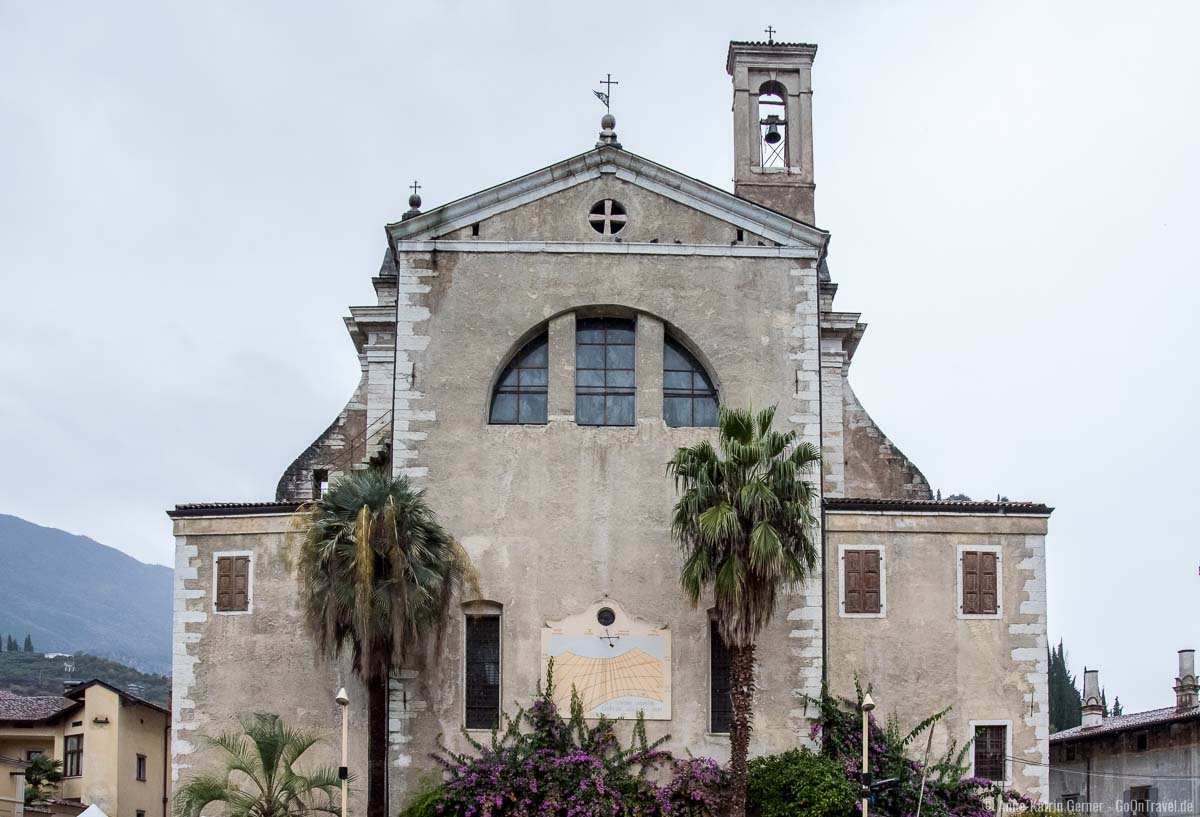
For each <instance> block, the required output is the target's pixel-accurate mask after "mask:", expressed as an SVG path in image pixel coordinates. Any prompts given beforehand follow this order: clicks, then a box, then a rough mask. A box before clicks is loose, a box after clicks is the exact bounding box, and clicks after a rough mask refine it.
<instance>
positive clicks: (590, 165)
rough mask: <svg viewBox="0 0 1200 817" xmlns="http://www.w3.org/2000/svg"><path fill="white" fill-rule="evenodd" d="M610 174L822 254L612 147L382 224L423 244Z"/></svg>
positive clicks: (795, 231)
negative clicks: (497, 214) (409, 216)
mask: <svg viewBox="0 0 1200 817" xmlns="http://www.w3.org/2000/svg"><path fill="white" fill-rule="evenodd" d="M608 173H611V174H615V176H616V177H617V178H619V179H622V180H623V181H627V182H629V183H631V184H635V185H638V186H640V187H644V188H646V189H648V190H651V191H653V192H655V193H658V194H660V195H662V196H664V197H666V198H669V199H672V200H674V201H677V202H679V203H681V204H684V205H686V206H689V207H692V208H694V209H697V210H700V211H702V212H706V213H708V214H709V215H711V216H714V217H716V218H720V219H723V220H725V221H728V222H729V223H731V224H736V225H738V226H739V227H743V228H745V229H747V230H749V231H750V232H752V233H754V234H755V235H761V236H763V237H764V238H767V239H770V240H772V241H775V242H777V244H778V245H779V246H791V247H807V248H811V249H812V250H813V251H814V252H817V253H823V252H824V250H825V247H826V245H827V244H828V241H829V233H827V232H825V231H824V230H822V229H820V228H818V227H814V226H813V225H811V224H806V223H804V222H803V221H800V220H799V219H796V218H794V217H792V216H789V215H787V214H785V213H779V212H776V211H774V210H771V209H769V208H767V207H763V206H762V205H760V204H756V203H754V202H752V201H750V200H748V199H743V198H740V197H738V196H735V195H734V194H733V193H730V192H729V191H728V190H722V189H721V188H719V187H716V186H715V185H712V184H709V183H708V182H705V181H701V180H700V179H696V178H693V177H691V176H688V175H686V174H684V173H680V172H679V171H678V170H673V169H671V168H669V167H666V166H665V165H660V164H658V163H657V162H653V161H651V160H649V159H646V158H644V157H642V156H638V155H637V154H636V153H631V152H629V151H627V150H625V149H624V148H618V147H615V146H613V145H602V146H600V147H597V148H594V149H593V150H589V151H587V152H586V153H581V154H579V155H577V156H572V157H570V158H568V159H564V160H562V161H560V162H556V163H555V164H552V165H549V166H547V167H544V168H542V169H540V170H535V171H534V172H532V173H527V174H525V175H524V176H519V177H517V178H515V179H510V180H509V181H506V182H502V183H501V184H498V185H495V186H493V187H489V188H487V189H485V190H481V191H479V192H478V193H472V194H471V195H469V196H464V197H463V198H460V199H456V200H455V201H451V202H448V203H446V204H443V205H441V206H439V207H435V208H433V209H431V210H426V211H425V212H423V213H421V214H420V215H415V216H413V217H412V218H409V219H407V220H404V221H398V222H395V223H393V224H389V225H387V233H388V237H389V240H390V241H391V242H392V243H393V245H394V244H395V242H401V241H429V240H436V238H437V237H438V236H440V235H445V234H446V233H448V232H452V231H454V230H457V229H460V228H462V227H465V226H468V225H470V224H472V223H474V222H476V221H479V220H481V219H483V218H488V217H489V216H492V215H495V214H496V213H500V212H504V211H506V210H511V209H514V208H516V207H520V206H522V205H525V204H528V203H529V202H531V201H536V200H537V199H539V198H543V197H545V196H549V195H552V194H553V193H556V192H559V191H560V190H565V189H568V188H570V187H573V186H575V185H577V184H582V183H584V182H586V181H590V180H592V179H596V178H599V177H600V176H601V175H602V174H608Z"/></svg>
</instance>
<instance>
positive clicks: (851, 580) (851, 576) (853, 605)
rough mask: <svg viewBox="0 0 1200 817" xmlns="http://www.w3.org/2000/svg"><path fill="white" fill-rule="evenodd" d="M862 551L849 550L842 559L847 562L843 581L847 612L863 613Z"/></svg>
mask: <svg viewBox="0 0 1200 817" xmlns="http://www.w3.org/2000/svg"><path fill="white" fill-rule="evenodd" d="M862 556H863V552H862V551H861V550H847V551H845V552H844V554H843V556H842V558H843V559H844V560H845V570H844V572H843V581H845V583H846V592H845V596H846V612H847V613H862V612H864V611H863V571H862Z"/></svg>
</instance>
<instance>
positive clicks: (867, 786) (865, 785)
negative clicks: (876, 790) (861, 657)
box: [861, 693, 875, 817]
mask: <svg viewBox="0 0 1200 817" xmlns="http://www.w3.org/2000/svg"><path fill="white" fill-rule="evenodd" d="M874 708H875V701H873V700H872V699H871V695H870V693H868V694H866V695H864V696H863V702H862V723H863V733H862V749H863V756H862V793H861V794H862V817H867V808H868V807H869V805H870V802H871V756H870V755H869V754H868V749H869V748H870V745H871V740H870V737H871V736H870V733H869V732H868V729H867V719H868V716H869V714H870V712H871V710H872V709H874Z"/></svg>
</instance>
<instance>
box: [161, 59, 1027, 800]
mask: <svg viewBox="0 0 1200 817" xmlns="http://www.w3.org/2000/svg"><path fill="white" fill-rule="evenodd" d="M815 54H816V47H815V46H812V45H803V44H784V43H741V42H735V43H731V44H730V47H729V51H728V60H727V65H726V67H727V70H728V71H729V73H730V75H731V76H732V78H733V86H732V94H733V118H734V151H733V158H734V177H735V182H734V192H733V193H730V192H728V191H725V190H722V189H720V188H718V187H715V186H712V185H710V184H707V183H705V182H702V181H698V180H696V179H693V178H690V177H688V176H686V175H684V174H682V173H679V172H678V171H675V170H672V169H670V168H668V167H665V166H663V165H660V164H656V163H654V162H652V161H650V160H648V159H644V158H642V157H641V156H638V155H636V154H634V153H631V152H629V151H627V150H625V149H624V148H623V147H622V146H621V144H620V143H619V142H618V140H617V134H616V132H615V120H614V119H613V118H612V117H611V116H607V115H606V116H605V117H604V119H603V120H602V127H603V130H602V131H601V133H600V141H599V142H598V143H597V145H596V147H595V148H594V149H592V150H588V151H587V152H585V153H582V154H580V155H578V156H574V157H572V158H569V159H566V160H564V161H560V162H557V163H555V164H552V165H550V166H548V167H546V168H543V169H542V170H538V171H535V172H533V173H531V174H529V175H526V176H523V177H521V178H518V179H515V180H513V181H509V182H505V183H503V184H500V185H497V186H495V187H491V188H488V189H487V190H484V191H483V192H481V193H477V194H474V195H471V196H467V197H466V198H463V199H459V200H457V201H454V202H451V203H449V204H445V205H443V206H441V207H437V208H434V209H431V210H428V211H426V212H422V211H421V210H420V206H421V199H420V197H419V196H417V195H415V194H414V195H413V196H412V198H411V199H410V210H409V211H408V212H407V213H405V214H404V218H403V220H401V221H399V222H397V223H395V224H391V225H388V227H387V236H388V247H387V250H386V251H385V253H384V258H383V265H382V267H381V268H380V270H379V272H378V274H377V275H376V276H375V277H374V278H372V283H373V285H374V288H375V291H376V293H377V302H376V303H375V304H372V305H369V306H356V307H351V308H350V316H349V317H348V318H346V325H347V328H348V330H349V333H350V337H351V340H352V341H353V343H354V346H355V349H356V351H357V353H358V360H359V364H360V367H361V370H362V379H361V382H360V384H359V386H358V388H357V390H356V391H355V393H354V395H353V397H352V398H351V400H350V402H349V403H348V404H347V405H346V407H345V409H344V410H343V411H342V412H341V414H340V415H339V416H338V417H337V418H336V419H335V420H334V421H333V423H332V424H331V425H330V426H329V427H328V429H327V430H326V431H325V432H324V433H323V434H321V435H320V436H319V437H318V438H317V439H316V441H314V442H313V443H312V444H311V445H310V446H309V447H308V448H307V449H305V450H304V451H303V453H301V455H300V456H299V457H298V458H297V459H296V461H295V462H294V463H292V465H291V466H290V467H289V468H288V469H287V470H286V472H285V473H284V475H283V477H282V479H281V480H280V483H279V486H278V490H277V493H276V497H275V501H273V502H262V503H249V504H244V503H215V504H198V505H180V506H178V507H177V508H176V509H175V510H174V511H172V512H171V513H170V516H171V517H172V518H173V519H174V523H175V536H176V570H175V650H174V654H175V664H174V672H173V681H174V685H175V686H174V689H175V699H174V700H175V711H174V730H175V733H174V735H175V737H174V743H173V763H174V772H173V773H174V775H175V776H176V779H178V780H185V779H186V778H188V777H190V776H192V775H195V774H197V773H199V772H200V771H201V770H205V769H211V768H212V767H211V765H210V764H211V761H210V760H209V759H207V758H206V757H205V756H204V755H203V754H201V753H199V752H198V751H197V742H196V738H195V736H196V735H197V734H198V733H199V734H213V733H215V732H219V731H221V730H223V729H225V728H227V727H229V726H230V725H231V724H232V723H233V719H234V718H235V717H236V716H238V715H242V714H245V713H248V712H254V711H260V710H263V709H268V710H271V711H275V712H279V713H280V714H282V715H283V716H285V717H286V718H287V719H288V721H289V722H290V723H292V724H294V725H296V726H300V727H305V728H315V729H320V730H325V731H327V732H329V733H334V730H335V728H336V725H337V723H338V718H339V717H340V716H339V713H338V708H337V706H336V705H335V704H334V701H333V694H334V691H335V690H336V689H337V688H338V686H339V685H341V684H342V683H345V684H346V685H347V686H348V687H349V688H350V693H351V697H352V699H353V703H352V712H351V716H352V727H353V736H352V741H351V747H350V751H351V757H350V763H351V765H352V767H354V768H356V769H359V770H361V769H363V768H364V765H363V761H364V758H365V709H366V708H365V705H364V703H365V696H364V693H363V691H362V690H361V688H357V687H356V686H355V683H354V682H353V679H352V678H351V674H350V673H349V670H348V668H347V666H346V665H345V664H342V665H340V666H326V665H320V664H316V663H315V662H314V660H313V653H312V648H311V646H310V644H309V642H308V641H307V639H306V637H305V635H304V631H303V627H302V626H301V622H300V620H299V618H298V616H297V606H296V600H297V590H296V584H295V581H294V578H293V575H292V573H291V572H290V571H289V569H288V567H287V561H286V558H285V555H286V549H287V546H288V540H289V536H291V535H292V534H294V532H295V527H294V523H295V516H294V514H295V512H296V510H297V508H298V506H299V505H300V504H301V503H303V502H305V501H307V500H310V499H311V498H313V497H314V496H317V495H319V494H320V492H321V491H322V490H323V489H324V487H325V486H326V485H328V484H329V481H330V480H331V479H335V478H336V477H337V475H338V473H342V472H346V471H349V470H352V469H359V468H368V467H387V463H389V462H391V463H393V466H392V467H393V468H394V471H395V473H397V474H403V475H407V476H408V477H410V478H411V479H413V480H414V481H415V483H416V484H417V485H418V486H420V487H421V488H424V489H425V490H426V491H427V496H428V500H429V502H430V503H431V504H432V506H433V508H434V509H435V510H436V512H437V513H438V515H439V517H440V519H441V520H442V521H443V522H444V524H445V525H446V526H447V527H448V528H449V530H450V531H451V532H452V533H453V534H454V535H455V536H456V537H458V538H459V539H460V540H461V541H462V543H463V544H464V546H465V547H466V548H467V550H468V551H469V552H470V554H471V556H472V558H473V559H474V561H475V564H476V566H477V568H478V570H479V574H480V586H481V591H482V595H481V597H480V598H471V599H463V600H462V606H461V608H459V610H458V612H457V614H456V615H455V617H454V619H453V621H452V624H451V630H450V632H449V635H448V638H447V640H446V642H445V649H444V650H443V652H442V654H441V655H439V656H438V657H437V658H438V660H436V661H432V660H427V661H425V662H424V663H423V664H422V662H421V661H420V660H418V659H417V658H414V660H413V662H412V666H411V667H410V668H408V669H405V670H404V671H403V672H401V673H399V674H398V676H397V678H396V679H395V680H394V682H393V685H392V696H391V736H392V747H393V755H392V758H391V760H392V766H393V771H394V773H393V776H392V781H393V788H392V791H393V795H394V797H395V799H396V801H397V802H399V801H402V800H403V799H404V798H405V797H406V794H407V793H408V792H410V791H412V790H414V789H415V788H416V787H419V786H421V785H422V784H423V781H425V780H427V779H428V778H429V777H430V776H431V775H432V774H434V771H435V766H434V765H433V763H432V761H431V760H430V758H429V755H430V753H431V752H433V751H435V750H436V748H437V739H438V736H439V735H444V736H445V739H446V740H447V741H448V742H449V743H450V744H451V745H452V746H455V747H458V748H462V747H464V746H465V745H466V744H465V741H464V740H463V738H462V736H461V735H460V730H461V729H463V728H464V727H466V728H468V729H478V730H481V732H482V730H486V729H488V728H490V726H492V725H494V724H495V723H497V721H498V719H499V718H500V712H501V710H504V711H508V712H512V711H513V710H514V707H515V705H516V702H517V701H527V700H528V699H529V696H530V695H531V694H532V693H533V690H534V688H535V685H536V683H537V681H538V680H539V678H540V677H541V676H542V674H543V672H544V668H545V664H546V661H547V659H548V657H550V656H554V657H556V667H557V668H558V670H557V672H558V681H559V683H560V689H562V690H564V692H565V691H566V690H569V684H568V683H567V682H568V681H574V682H576V684H577V685H578V686H580V687H581V688H583V689H585V691H586V695H585V704H586V706H587V707H588V711H589V712H590V713H592V714H596V713H600V712H605V713H608V714H612V715H628V716H631V715H633V714H634V713H635V712H637V711H638V710H642V711H644V712H645V713H646V717H647V720H648V730H649V732H650V733H651V737H652V738H653V737H657V736H659V735H664V734H670V735H671V741H670V742H669V744H668V746H669V747H670V748H672V749H674V750H677V751H680V752H682V751H683V750H685V749H686V750H688V751H691V752H693V753H695V754H698V755H711V756H714V757H718V758H725V757H727V755H728V751H729V750H728V743H729V742H728V735H727V732H728V715H729V699H728V663H727V654H726V652H725V650H724V649H723V646H722V645H721V643H720V641H719V639H718V638H716V637H714V632H715V631H714V628H712V627H711V625H710V617H709V613H708V611H707V610H706V605H704V604H702V605H701V606H700V607H699V608H698V609H697V608H693V607H692V605H691V604H690V603H689V602H688V600H687V599H686V598H685V597H684V594H683V593H682V592H681V591H680V590H679V560H678V555H677V548H676V545H675V544H674V543H673V542H672V540H671V537H670V531H669V527H670V513H671V509H672V506H673V504H674V502H675V500H676V498H677V495H676V491H675V486H674V485H673V484H672V482H671V480H670V479H668V478H667V476H666V474H665V463H666V462H667V461H668V459H670V457H671V456H672V455H673V454H674V452H675V451H676V449H677V448H678V447H680V446H683V445H689V444H693V443H696V442H698V441H700V440H711V439H714V438H715V436H716V435H715V431H714V429H713V428H712V427H711V426H712V425H713V424H714V422H715V420H716V409H717V406H718V404H724V405H730V406H754V407H759V408H761V407H764V406H770V405H777V406H778V412H777V415H776V423H777V425H778V426H779V427H780V428H784V429H791V430H794V431H796V432H797V433H798V434H799V435H800V437H801V439H803V440H806V441H808V442H810V443H812V444H814V445H816V446H819V447H820V449H821V451H822V452H823V463H822V468H821V471H820V473H817V474H814V475H812V479H813V480H814V481H815V483H816V484H817V486H818V488H819V489H820V492H821V503H822V511H823V512H822V513H821V515H820V522H821V531H820V535H821V550H822V564H821V566H820V568H819V570H818V573H817V575H815V576H814V577H813V578H812V580H811V581H809V582H808V583H807V584H806V585H804V586H802V587H796V588H793V589H792V590H791V591H790V592H788V593H786V594H785V595H784V596H783V598H782V601H781V604H780V608H779V611H778V615H777V616H776V617H775V620H774V622H773V623H772V624H771V625H770V628H769V629H768V630H767V631H766V632H764V633H763V635H762V638H761V640H760V642H759V650H758V659H759V664H758V687H757V693H756V696H757V697H756V711H755V728H754V733H753V745H752V749H753V751H754V752H756V753H762V752H771V751H777V750H781V749H785V748H789V747H793V746H796V745H797V744H799V743H804V742H807V741H809V740H810V737H809V733H810V726H811V720H810V719H811V716H812V715H813V714H814V712H813V709H812V708H811V707H809V706H807V705H806V696H815V695H818V694H819V693H820V691H821V684H822V680H823V679H826V680H828V682H829V684H830V687H831V689H832V690H833V691H834V692H836V693H840V694H843V695H851V696H852V695H853V694H854V683H855V679H856V678H858V679H860V680H861V681H862V683H863V684H864V685H865V684H871V685H873V687H874V696H875V698H876V700H877V701H878V702H879V707H880V709H879V712H880V714H881V715H882V716H886V715H887V714H888V713H889V712H895V713H896V714H898V715H899V717H900V718H901V719H903V720H904V721H905V722H907V723H909V724H912V723H913V722H915V721H916V720H919V719H920V718H923V717H925V716H927V715H930V714H932V713H934V712H936V711H938V710H941V709H943V708H945V707H947V706H953V709H952V711H951V713H950V715H949V716H948V717H947V718H946V719H945V720H944V721H943V722H941V723H939V724H938V727H937V731H936V740H935V744H934V747H935V750H937V749H939V748H944V747H946V746H947V745H949V743H950V742H951V741H954V742H956V743H957V744H958V745H960V746H961V745H963V744H964V743H965V742H966V741H968V740H970V739H972V738H974V737H975V736H976V735H979V737H980V739H979V740H978V741H977V743H976V749H975V753H974V756H973V762H974V770H975V773H976V774H978V775H990V776H992V777H993V778H994V779H999V780H1003V781H1006V782H1009V783H1011V785H1012V786H1013V787H1014V788H1017V789H1019V790H1021V791H1024V792H1027V793H1029V794H1032V795H1034V796H1038V797H1041V798H1043V799H1044V798H1045V797H1046V795H1047V789H1046V776H1047V768H1046V767H1047V764H1048V762H1049V750H1048V744H1047V737H1048V712H1047V680H1046V603H1045V602H1046V577H1045V534H1046V529H1047V523H1048V518H1049V515H1050V509H1049V508H1048V507H1046V506H1045V505H1041V504H1036V503H1026V502H971V501H941V500H935V499H933V498H932V496H931V492H930V489H929V485H928V483H927V482H926V480H925V477H924V476H922V474H921V472H920V471H919V470H918V469H917V467H916V466H915V465H914V464H913V463H912V462H910V461H909V460H908V459H907V458H906V457H905V456H904V454H902V453H901V452H900V450H899V449H898V448H897V447H896V446H895V445H894V444H893V443H892V442H891V441H890V440H889V439H888V438H887V437H886V436H885V435H884V434H883V432H882V431H881V430H880V429H879V427H878V426H877V425H876V424H875V422H874V421H873V420H872V419H871V417H870V416H869V415H868V414H867V412H866V410H865V409H864V408H863V406H862V405H861V404H860V403H859V401H858V399H857V398H856V396H855V394H854V391H853V389H851V387H850V383H849V381H848V379H847V376H848V370H849V367H850V363H851V360H852V359H853V356H854V354H855V351H856V350H857V348H858V345H859V343H860V341H861V340H862V337H863V333H864V331H865V329H866V326H865V324H863V323H862V322H861V321H860V320H859V317H860V316H859V315H858V313H853V312H842V311H838V310H836V309H835V308H834V296H835V294H836V292H837V285H836V284H835V283H833V281H832V279H831V277H830V275H829V270H828V266H827V264H826V247H827V243H828V240H829V234H828V233H826V232H824V231H823V230H820V229H818V228H817V227H814V226H813V221H814V174H813V151H812V106H811V93H812V85H811V67H812V62H813V58H814V56H815ZM714 104H723V102H718V103H714ZM904 252H905V250H904V248H897V261H896V264H897V269H898V270H906V271H908V272H913V274H915V272H914V271H916V270H918V269H919V260H918V259H917V258H915V257H905V256H904ZM902 341H903V339H902V338H901V339H892V342H902ZM947 410H948V411H949V410H951V409H949V408H948V409H947ZM265 416H266V415H264V417H265ZM1011 436H1012V438H1013V439H1017V438H1019V432H1018V431H1016V430H1014V433H1013V434H1012V435H1011ZM947 444H950V441H947ZM1014 444H1019V443H1014ZM614 634H615V636H614ZM614 639H615V640H614ZM324 751H326V752H327V759H329V760H332V759H333V752H334V747H326V749H325V750H324ZM1012 758H1016V759H1017V760H1018V761H1019V762H1017V763H1014V761H1013V760H1012Z"/></svg>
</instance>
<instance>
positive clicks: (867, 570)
mask: <svg viewBox="0 0 1200 817" xmlns="http://www.w3.org/2000/svg"><path fill="white" fill-rule="evenodd" d="M879 555H880V554H879V551H878V550H874V549H871V550H866V549H864V550H846V551H845V552H844V553H843V555H842V558H843V565H842V582H843V587H844V597H845V599H844V600H845V610H844V612H846V613H850V614H854V615H867V614H871V613H878V612H880V611H881V610H882V609H883V608H882V603H881V598H880V595H881V594H880V586H881V585H880V570H879Z"/></svg>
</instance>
